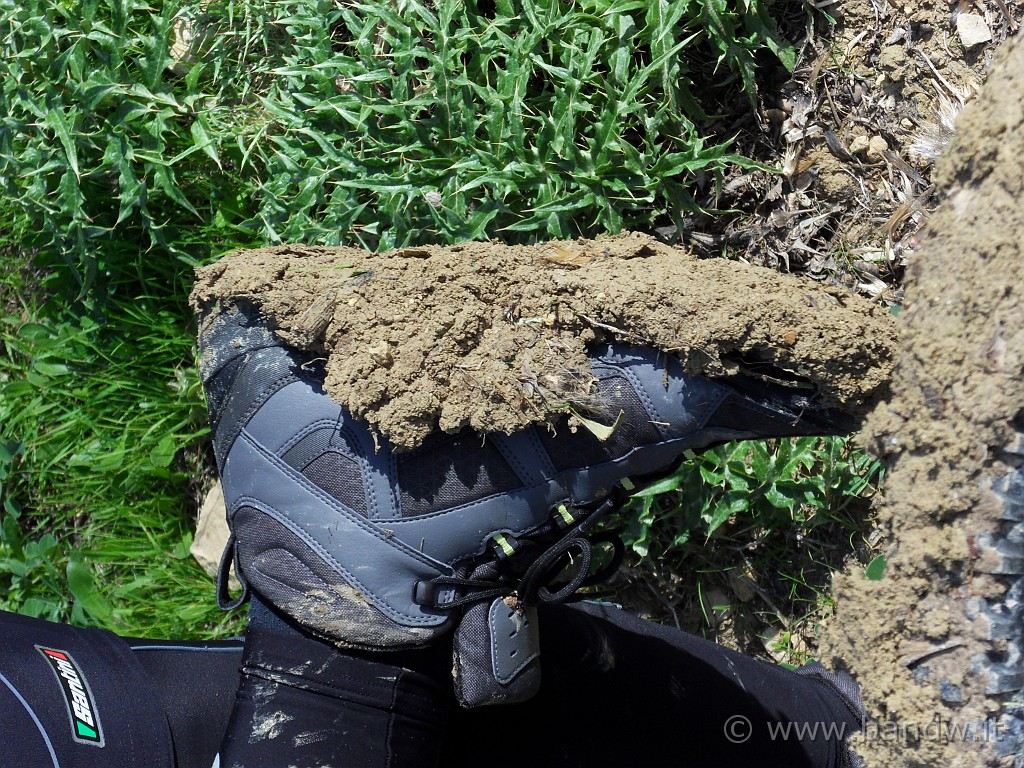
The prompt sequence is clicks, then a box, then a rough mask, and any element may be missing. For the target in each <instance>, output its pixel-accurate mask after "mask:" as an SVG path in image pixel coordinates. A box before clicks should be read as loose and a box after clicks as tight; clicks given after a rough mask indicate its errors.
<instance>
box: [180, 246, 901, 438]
mask: <svg viewBox="0 0 1024 768" xmlns="http://www.w3.org/2000/svg"><path fill="white" fill-rule="evenodd" d="M192 299H193V303H194V305H195V307H196V308H197V309H198V310H199V311H200V312H204V313H210V312H215V311H217V309H218V308H220V307H224V306H229V305H231V304H232V303H233V302H237V301H240V300H244V301H247V302H251V303H253V304H255V305H256V306H257V307H258V308H259V309H260V311H261V312H262V314H263V315H264V317H265V318H266V319H267V321H268V323H269V324H270V325H271V326H272V327H273V328H274V329H275V330H276V331H277V333H278V334H279V335H280V336H281V338H282V339H284V340H285V341H286V342H288V343H289V344H292V345H294V346H296V347H299V348H301V349H304V350H309V351H312V352H315V353H317V354H320V355H324V356H326V357H327V363H326V370H327V378H326V384H325V386H326V388H327V391H328V392H329V393H330V394H331V396H332V397H334V398H335V399H336V400H337V401H338V402H340V403H341V404H343V405H345V406H346V407H347V408H348V409H349V410H350V411H351V412H352V413H353V414H354V415H356V416H360V417H363V418H365V419H367V420H368V421H369V422H370V423H371V424H372V425H373V426H374V427H375V428H376V429H377V431H379V432H380V433H381V434H383V435H385V436H386V437H388V438H389V439H390V440H391V441H392V442H393V443H394V444H395V445H397V446H400V447H407V448H411V447H414V446H415V445H417V444H419V443H420V442H421V441H422V440H423V438H424V437H425V436H426V435H427V434H429V433H430V432H431V431H432V430H434V429H437V428H438V427H440V428H441V429H443V430H446V431H455V430H458V429H461V428H463V427H467V426H469V427H472V428H474V429H477V430H479V431H482V432H488V431H502V432H512V431H514V430H517V429H520V428H522V427H523V426H525V425H526V424H529V423H534V422H543V421H545V420H546V419H549V418H551V417H552V415H553V414H556V413H561V412H564V411H565V410H566V407H567V405H568V404H571V403H574V402H585V400H586V398H587V396H588V395H589V393H590V390H591V387H592V383H593V382H592V378H591V376H590V366H589V362H588V357H587V347H588V345H593V344H596V343H601V342H610V341H617V342H620V343H630V344H644V345H649V346H654V347H657V348H660V349H662V350H665V351H666V352H669V353H672V354H676V355H678V356H679V357H680V359H681V360H682V362H683V363H684V365H685V366H686V367H687V368H688V369H689V370H690V371H691V372H694V373H697V372H700V373H704V374H707V375H711V376H723V375H729V374H731V373H734V372H736V371H737V370H739V369H744V370H747V371H748V372H750V373H752V374H754V375H764V376H767V377H777V376H779V375H782V376H783V377H784V378H788V379H793V378H800V379H802V380H806V382H809V383H810V384H811V385H813V386H814V387H815V388H816V389H817V391H818V392H819V394H820V397H821V399H822V401H823V403H824V404H825V405H827V406H833V407H839V408H841V409H844V410H846V411H848V412H850V413H853V414H855V415H858V414H860V413H862V412H863V411H865V409H866V408H867V407H868V406H870V405H871V404H872V403H873V402H874V400H875V399H876V398H877V397H878V396H879V394H880V392H881V390H882V389H883V388H884V385H885V383H886V381H887V379H888V376H889V369H890V361H891V357H892V349H893V345H894V337H895V330H894V327H895V326H894V322H893V320H892V318H891V317H890V316H889V314H888V312H886V311H885V310H884V309H882V308H880V307H878V306H875V305H872V304H871V303H869V302H867V301H866V300H863V299H860V298H858V297H857V296H854V295H853V294H848V293H846V292H843V291H836V290H835V289H829V288H823V287H821V286H819V285H817V284H814V283H811V282H808V281H806V280H800V279H797V278H794V277H791V276H787V275H781V274H779V273H777V272H775V271H773V270H768V269H762V268H758V267H751V266H749V265H746V264H740V263H736V262H729V261H724V260H709V261H700V260H697V259H694V258H693V257H692V256H691V255H690V254H689V253H687V252H685V251H683V250H679V249H674V248H671V247H669V246H666V245H663V244H662V243H659V242H658V241H656V240H654V239H653V238H651V237H649V236H647V235H643V234H639V233H635V232H632V233H626V234H623V235H619V236H616V237H610V238H605V239H600V240H576V241H565V242H562V241H559V242H551V243H542V244H540V245H535V246H503V245H496V244H493V243H464V244H462V245H459V246H454V247H451V248H443V247H439V246H423V247H419V248H414V249H408V248H407V249H403V250H399V251H393V252H390V253H383V254H372V253H368V252H365V251H361V250H358V249H353V248H304V247H302V246H285V247H279V248H268V249H261V250H249V251H238V252H235V253H233V254H229V255H228V256H225V257H224V258H223V259H222V260H221V261H220V262H218V263H217V264H215V265H213V266H211V267H206V268H204V269H201V270H199V272H198V281H197V283H196V287H195V290H194V292H193V296H192Z"/></svg>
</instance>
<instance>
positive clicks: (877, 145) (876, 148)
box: [866, 136, 889, 160]
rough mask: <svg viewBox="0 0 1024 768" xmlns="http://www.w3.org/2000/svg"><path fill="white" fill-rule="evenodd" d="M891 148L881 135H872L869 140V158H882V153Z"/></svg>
mask: <svg viewBox="0 0 1024 768" xmlns="http://www.w3.org/2000/svg"><path fill="white" fill-rule="evenodd" d="M888 149H889V144H888V142H886V140H885V139H883V138H882V137H881V136H872V137H871V138H870V139H869V140H868V149H867V153H866V154H867V156H868V160H881V159H882V153H883V152H885V151H886V150H888Z"/></svg>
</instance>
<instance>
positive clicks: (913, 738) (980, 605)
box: [823, 40, 1024, 768]
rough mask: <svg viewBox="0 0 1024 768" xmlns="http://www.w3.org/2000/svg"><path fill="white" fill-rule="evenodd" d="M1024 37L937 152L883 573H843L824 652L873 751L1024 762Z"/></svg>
mask: <svg viewBox="0 0 1024 768" xmlns="http://www.w3.org/2000/svg"><path fill="white" fill-rule="evenodd" d="M1022 105H1024V45H1021V44H1020V42H1019V41H1017V40H1011V41H1010V42H1008V43H1007V44H1006V45H1005V46H1004V47H1003V49H1002V51H1001V55H1000V58H999V61H998V63H997V64H996V65H995V66H994V67H993V69H992V71H991V74H990V76H989V79H988V83H987V85H986V86H985V88H984V89H983V90H982V91H981V93H980V94H979V95H978V97H977V99H976V100H975V102H974V103H973V104H971V105H969V106H968V107H967V108H966V109H965V110H964V112H963V113H962V114H961V116H960V118H959V121H958V124H957V137H956V139H955V140H954V143H953V145H952V146H951V148H950V149H949V150H948V151H947V154H946V156H945V158H944V159H943V161H942V163H941V164H940V166H939V168H937V170H936V183H937V186H938V188H939V189H943V190H945V193H944V200H943V202H942V205H941V206H940V208H939V209H938V210H937V211H936V213H935V214H934V215H933V216H932V218H931V221H930V222H929V225H928V231H927V235H926V238H925V241H924V242H923V244H922V246H921V248H920V250H919V251H918V253H917V255H916V257H915V261H914V262H913V264H912V265H911V269H910V271H909V275H908V281H907V304H906V306H905V308H904V313H903V316H902V318H901V320H902V328H901V341H900V349H899V351H898V352H897V365H896V368H895V370H894V373H893V385H892V387H893V388H892V397H891V399H890V401H889V402H888V403H887V404H885V405H883V406H881V407H879V408H877V409H876V410H875V411H874V412H873V413H872V414H871V415H870V416H869V417H868V419H867V421H866V423H865V428H864V432H863V440H864V442H865V445H866V447H868V448H869V449H870V450H872V451H873V452H875V453H876V454H877V455H880V456H883V457H884V458H885V459H886V462H887V466H888V472H887V476H886V481H885V502H884V505H883V508H882V510H881V513H880V521H881V523H882V524H883V526H884V527H885V528H887V532H888V539H887V540H888V542H889V547H888V550H887V552H886V557H887V567H886V571H885V573H884V576H883V578H882V579H880V580H878V581H872V580H868V579H867V578H865V576H864V575H863V573H853V574H847V575H845V576H841V577H837V578H836V580H835V583H834V592H835V597H836V617H835V620H834V621H833V623H832V624H831V626H830V627H829V628H828V630H827V633H826V637H825V639H824V640H825V642H824V651H825V653H824V654H823V655H824V658H825V659H826V661H831V662H832V663H833V664H834V665H836V666H839V667H846V668H848V669H849V670H850V671H851V672H853V674H854V676H855V677H856V678H857V679H858V680H859V681H860V682H861V684H862V685H863V687H864V693H865V699H866V704H867V707H868V711H869V715H870V717H871V722H869V723H868V727H867V728H866V729H865V735H864V738H863V739H862V740H861V741H860V742H859V744H858V750H859V751H860V752H861V754H862V755H863V756H864V757H865V758H866V761H867V765H868V766H886V768H889V767H890V766H942V767H943V768H958V767H959V766H1015V767H1019V766H1024V417H1022V409H1024V106H1022Z"/></svg>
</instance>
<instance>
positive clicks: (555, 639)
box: [0, 604, 859, 768]
mask: <svg viewBox="0 0 1024 768" xmlns="http://www.w3.org/2000/svg"><path fill="white" fill-rule="evenodd" d="M540 626H541V627H542V633H541V635H542V640H541V643H542V664H543V667H542V675H543V684H542V688H541V692H540V694H539V695H538V696H537V697H535V698H534V699H532V700H531V701H529V702H527V703H525V704H520V705H515V706H501V707H492V708H485V709H479V710H472V711H466V710H462V709H460V708H459V707H458V706H457V704H455V702H454V698H453V696H452V694H451V686H450V682H449V680H448V677H447V676H448V675H449V674H450V656H449V655H447V654H448V653H450V650H449V649H447V648H445V647H444V644H439V645H438V646H435V647H434V648H431V649H427V650H425V651H412V652H404V653H389V654H360V653H354V652H342V651H338V650H337V649H336V648H334V647H332V646H330V645H328V644H326V643H322V642H320V641H318V640H315V639H313V638H309V637H307V636H305V635H304V634H303V633H300V632H298V631H297V630H296V629H295V628H293V627H292V626H290V625H288V624H287V623H286V622H285V621H283V620H282V619H280V618H279V617H277V616H276V615H275V614H273V613H272V612H270V611H269V610H268V609H266V608H264V607H263V606H261V605H259V604H256V605H254V607H253V610H252V620H251V623H250V628H249V631H248V632H247V636H246V640H245V642H244V643H243V642H241V641H238V642H234V641H228V642H220V643H198V642H194V643H193V642H166V641H150V640H132V639H126V638H121V637H118V636H117V635H114V634H112V633H109V632H105V631H101V630H87V629H79V628H74V627H69V626H65V625H59V624H52V623H49V622H45V621H41V620H38V619H30V618H26V617H23V616H17V615H14V614H5V613H0V639H2V642H0V713H3V717H4V722H5V728H4V731H3V734H4V738H3V749H2V750H0V765H2V766H11V768H14V766H17V767H18V768H35V766H40V767H41V768H49V767H51V766H53V767H54V768H66V767H68V766H73V767H74V768H100V767H101V766H102V768H210V766H211V765H214V764H215V761H216V764H218V765H220V766H221V768H255V767H256V766H260V767H261V768H262V767H266V768H277V767H278V766H280V767H281V768H285V767H286V766H296V767H297V768H313V766H318V767H323V768H326V766H331V767H332V768H356V767H359V768H385V766H389V767H390V768H425V767H426V766H434V765H437V766H444V767H445V768H449V767H451V768H455V767H461V766H481V765H483V766H487V768H501V767H502V766H513V765H514V766H516V768H522V766H523V765H524V763H525V764H527V765H531V766H534V767H542V766H559V767H561V766H588V768H594V767H595V766H596V767H598V768H600V767H601V766H609V767H611V766H616V768H618V767H619V766H623V765H633V766H680V767H682V766H731V765H736V766H740V765H744V766H746V765H757V766H762V767H767V766H787V767H788V766H813V767H814V768H831V767H832V766H838V765H839V756H840V748H841V746H840V739H839V738H838V734H839V733H845V734H847V735H849V734H852V733H853V732H854V731H855V730H856V728H857V727H858V726H859V724H858V723H857V722H856V717H855V715H854V713H852V712H850V711H849V709H848V708H847V707H846V706H845V705H844V704H843V703H842V702H841V700H840V699H839V698H838V697H836V696H834V694H832V692H831V691H830V690H829V689H828V688H827V687H826V686H824V685H822V684H820V683H818V682H816V681H814V680H812V679H809V678H806V677H803V676H800V675H797V674H795V673H793V672H790V671H788V670H786V669H783V668H781V667H776V666H773V665H770V664H767V663H763V662H760V661H757V660H754V659H751V658H749V657H746V656H743V655H741V654H739V653H735V652H733V651H729V650H727V649H725V648H723V647H721V646H718V645H716V644H714V643H711V642H708V641H706V640H702V639H700V638H696V637H693V636H691V635H687V634H685V633H682V632H679V631H677V630H674V629H669V628H666V627H661V626H658V625H655V624H652V623H650V622H646V621H642V620H640V619H637V618H635V617H633V616H631V615H630V614H628V613H626V612H624V611H622V610H619V609H617V608H615V607H611V606H606V605H598V604H580V605H576V606H552V607H550V608H545V609H543V610H542V612H541V615H540ZM55 654H56V655H55ZM60 657H63V658H60ZM239 670H241V674H240V672H239ZM90 722H91V723H92V725H91V726H90V725H89V723H90ZM787 722H792V723H799V724H807V725H808V726H813V724H816V723H818V724H821V727H820V728H819V729H818V730H817V731H816V732H815V737H814V738H809V737H808V738H804V739H802V740H799V739H797V738H795V737H794V736H792V735H791V737H790V738H782V737H780V735H779V733H777V732H776V733H775V735H774V736H773V731H772V729H773V728H775V729H778V728H779V724H785V723H787ZM82 727H84V730H78V729H79V728H82ZM90 732H92V735H90ZM826 732H827V734H826ZM218 753H219V754H218Z"/></svg>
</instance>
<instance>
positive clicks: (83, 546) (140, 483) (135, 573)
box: [0, 253, 237, 636]
mask: <svg viewBox="0 0 1024 768" xmlns="http://www.w3.org/2000/svg"><path fill="white" fill-rule="evenodd" d="M7 258H8V261H9V263H10V262H11V261H15V260H16V258H17V256H16V255H15V254H11V253H8V254H7ZM19 279H21V280H24V273H23V274H22V276H21V277H20V278H19V277H18V276H17V273H15V274H14V276H12V275H9V276H8V277H7V278H6V281H7V286H8V288H11V287H14V288H19V289H20V290H18V291H17V293H14V292H11V291H8V296H9V297H11V296H17V295H20V296H24V295H25V291H24V288H25V286H24V285H21V286H18V285H17V284H16V283H17V281H18V280H19ZM12 282H13V283H15V285H14V286H12V285H11V283H12ZM37 290H38V287H37ZM183 298H184V297H182V296H179V297H177V300H175V297H173V296H166V295H165V296H154V295H145V294H142V295H137V296H135V297H134V298H133V300H132V301H130V302H120V301H117V300H113V301H110V302H108V306H107V310H106V311H105V312H104V313H103V315H102V316H98V317H92V316H90V315H88V314H69V313H64V312H60V311H55V310H53V308H52V305H51V306H50V307H40V306H37V305H33V304H32V303H29V302H27V301H24V300H23V301H21V302H18V301H16V300H13V299H10V298H9V301H8V306H7V307H6V311H5V313H4V314H3V315H2V316H0V425H2V426H0V478H2V480H0V500H2V503H3V508H4V512H3V524H2V528H0V587H2V588H3V593H4V595H5V598H4V603H5V605H6V606H7V607H9V608H14V609H16V610H18V611H20V612H22V613H27V614H30V615H34V616H42V617H45V618H48V619H54V620H56V619H70V620H72V621H73V622H75V623H87V624H97V625H100V626H106V627H109V628H111V629H115V630H118V631H120V632H122V633H128V634H136V635H139V634H141V635H147V634H152V635H157V636H159V635H163V634H167V633H170V634H171V635H174V636H178V635H180V636H211V635H220V634H223V633H224V632H225V631H228V632H230V631H231V628H232V627H233V626H234V625H235V624H236V623H237V617H226V616H225V615H224V614H221V612H220V611H219V610H218V609H217V608H216V605H215V602H214V600H213V589H212V584H211V581H210V579H209V577H207V576H206V574H205V573H203V572H202V571H201V569H199V567H198V566H197V565H196V564H195V563H194V561H193V560H192V558H191V556H190V555H189V552H188V548H189V545H190V544H191V540H192V533H191V531H192V528H193V526H194V522H193V520H192V514H193V512H194V502H192V501H191V498H192V497H193V496H195V494H196V493H197V487H196V486H197V484H198V483H200V482H201V481H202V479H203V476H204V469H205V452H206V447H205V439H206V434H207V427H206V424H205V422H206V414H205V408H204V406H203V399H202V394H201V392H200V391H199V386H198V382H197V376H196V371H195V346H194V341H193V335H192V332H191V329H190V327H189V324H188V323H187V322H183V307H184V301H183ZM26 319H27V320H28V321H27V322H26Z"/></svg>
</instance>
